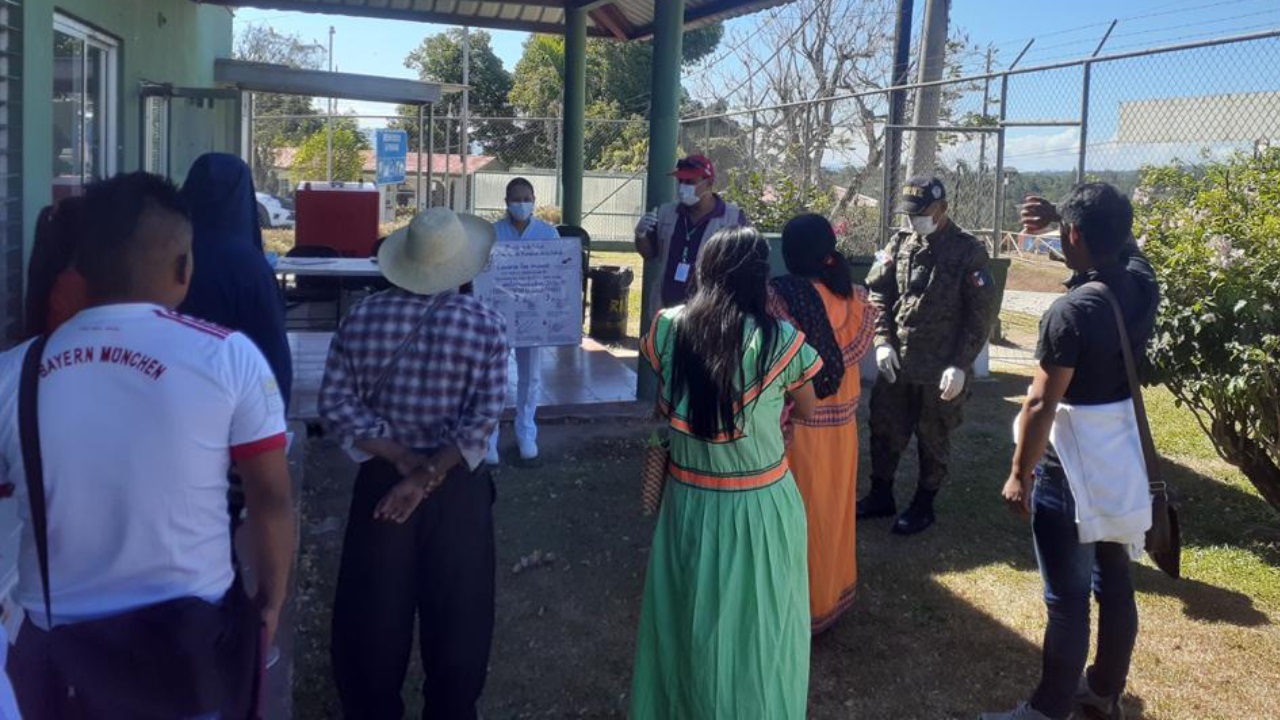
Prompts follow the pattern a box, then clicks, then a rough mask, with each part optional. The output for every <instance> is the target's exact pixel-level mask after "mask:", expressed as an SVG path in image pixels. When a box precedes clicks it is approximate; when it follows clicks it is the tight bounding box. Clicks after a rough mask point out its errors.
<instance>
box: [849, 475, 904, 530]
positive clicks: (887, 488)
mask: <svg viewBox="0 0 1280 720" xmlns="http://www.w3.org/2000/svg"><path fill="white" fill-rule="evenodd" d="M897 514H898V505H897V503H895V502H894V501H893V485H891V484H889V483H878V482H876V481H875V480H874V479H872V481H871V492H869V493H867V496H866V497H864V498H862V499H861V500H859V501H858V519H859V520H872V519H875V518H887V517H893V516H894V515H897Z"/></svg>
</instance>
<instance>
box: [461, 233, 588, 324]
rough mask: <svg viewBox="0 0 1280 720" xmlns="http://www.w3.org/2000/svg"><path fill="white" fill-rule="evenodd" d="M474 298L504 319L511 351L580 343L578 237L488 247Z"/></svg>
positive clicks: (580, 279) (580, 258)
mask: <svg viewBox="0 0 1280 720" xmlns="http://www.w3.org/2000/svg"><path fill="white" fill-rule="evenodd" d="M475 293H476V297H478V298H480V299H481V300H483V301H485V302H486V303H488V305H489V307H491V308H493V309H494V310H497V311H498V312H499V313H501V314H502V316H503V317H504V318H506V320H507V342H508V343H509V344H510V345H511V347H543V346H548V345H578V344H579V343H581V342H582V244H581V242H580V241H579V240H578V238H564V239H558V240H514V241H508V242H500V243H497V244H496V245H494V246H493V253H492V254H491V255H490V256H489V264H488V265H486V266H485V269H484V270H482V271H481V272H480V274H479V275H477V276H476V279H475Z"/></svg>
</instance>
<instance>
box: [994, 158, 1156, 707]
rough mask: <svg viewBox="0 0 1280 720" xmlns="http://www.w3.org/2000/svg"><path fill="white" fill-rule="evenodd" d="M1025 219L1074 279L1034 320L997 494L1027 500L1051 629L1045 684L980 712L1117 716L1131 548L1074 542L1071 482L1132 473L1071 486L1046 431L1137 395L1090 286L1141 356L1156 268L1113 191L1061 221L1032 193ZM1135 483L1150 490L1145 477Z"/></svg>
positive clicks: (1094, 195)
mask: <svg viewBox="0 0 1280 720" xmlns="http://www.w3.org/2000/svg"><path fill="white" fill-rule="evenodd" d="M1023 217H1024V221H1025V220H1026V219H1027V218H1028V217H1030V218H1031V220H1032V221H1031V222H1026V224H1027V226H1028V229H1030V230H1033V231H1034V230H1035V229H1036V227H1037V226H1038V227H1041V228H1042V227H1043V226H1044V225H1045V224H1047V222H1049V221H1052V220H1059V221H1060V222H1061V225H1062V232H1061V236H1062V250H1063V255H1064V256H1065V258H1066V261H1067V266H1068V267H1070V268H1071V269H1072V270H1073V271H1074V272H1075V274H1074V276H1073V277H1072V278H1071V280H1070V281H1069V282H1068V283H1067V285H1068V288H1069V290H1068V292H1067V294H1065V295H1063V296H1062V297H1060V298H1058V299H1057V300H1056V301H1055V302H1054V303H1053V306H1052V307H1050V308H1049V311H1048V312H1046V313H1045V315H1044V317H1043V318H1042V319H1041V321H1040V342H1039V344H1038V346H1037V348H1036V357H1037V359H1038V360H1039V367H1038V368H1037V369H1036V373H1035V377H1034V378H1033V380H1032V385H1031V389H1030V390H1029V391H1028V393H1027V399H1026V402H1025V403H1024V404H1023V409H1022V413H1021V415H1019V417H1018V421H1017V428H1018V438H1019V439H1018V446H1017V449H1016V450H1015V451H1014V456H1013V463H1012V468H1011V470H1010V474H1009V479H1008V481H1007V482H1006V483H1005V486H1004V491H1003V495H1004V498H1005V501H1006V502H1007V503H1008V504H1009V506H1010V508H1011V509H1013V510H1014V511H1016V512H1018V513H1021V514H1028V513H1030V512H1031V509H1032V503H1033V501H1034V508H1035V510H1034V513H1033V514H1032V531H1033V534H1034V536H1035V548H1036V559H1037V561H1038V563H1039V565H1040V571H1041V575H1042V577H1043V578H1044V586H1045V588H1044V596H1045V604H1046V606H1047V607H1048V611H1049V626H1048V629H1047V631H1046V633H1045V644H1044V664H1043V672H1042V675H1041V679H1040V684H1039V686H1038V687H1037V688H1036V690H1035V692H1034V693H1033V694H1032V696H1031V698H1030V700H1029V701H1028V702H1025V703H1023V704H1022V705H1020V706H1019V707H1018V708H1017V709H1015V710H1013V711H1011V712H1007V713H988V714H985V715H983V716H982V717H983V719H984V720H1064V719H1065V718H1067V717H1068V716H1069V715H1071V713H1072V712H1074V711H1075V710H1077V709H1081V710H1083V711H1084V712H1086V713H1088V717H1103V718H1119V717H1123V713H1122V712H1121V710H1120V695H1121V694H1122V693H1123V691H1124V687H1125V684H1126V682H1127V679H1128V674H1129V663H1130V658H1131V657H1132V654H1133V646H1134V642H1135V640H1136V639H1137V633H1138V610H1137V605H1136V604H1135V602H1134V596H1133V583H1132V580H1131V578H1130V575H1129V565H1130V562H1131V561H1130V554H1129V548H1128V547H1127V545H1126V544H1123V543H1121V542H1119V541H1116V542H1108V541H1098V542H1088V543H1085V542H1081V539H1080V529H1079V526H1078V525H1079V521H1078V518H1077V501H1076V498H1075V496H1074V494H1073V492H1072V485H1073V484H1074V483H1077V482H1082V481H1083V480H1087V483H1086V484H1087V485H1088V486H1089V487H1094V488H1096V487H1099V486H1102V485H1106V486H1114V487H1117V488H1120V487H1130V486H1132V484H1133V483H1135V482H1136V478H1134V477H1131V476H1130V475H1128V474H1111V473H1113V472H1114V471H1112V470H1107V471H1104V472H1103V473H1101V474H1100V475H1103V476H1105V477H1098V476H1093V477H1087V478H1083V479H1082V478H1077V477H1075V476H1073V479H1072V481H1071V482H1068V479H1067V475H1066V473H1065V471H1064V469H1063V466H1062V462H1060V460H1059V458H1058V456H1057V454H1056V453H1055V452H1054V450H1053V448H1052V447H1050V445H1049V436H1050V432H1051V430H1053V427H1054V422H1055V419H1056V417H1057V413H1058V407H1059V404H1060V403H1061V404H1063V405H1070V406H1074V407H1077V408H1085V407H1090V406H1093V407H1100V406H1123V404H1124V403H1125V402H1127V401H1129V400H1130V399H1131V398H1132V393H1131V389H1130V387H1129V378H1128V375H1127V373H1126V371H1125V363H1124V356H1123V351H1122V348H1121V345H1120V342H1121V341H1120V335H1119V328H1117V327H1116V320H1115V316H1114V313H1113V311H1112V309H1111V306H1110V304H1109V302H1108V300H1107V299H1106V297H1105V296H1104V295H1102V294H1101V292H1099V291H1098V289H1096V288H1094V287H1090V286H1089V285H1090V283H1093V282H1100V283H1102V284H1104V285H1106V286H1107V288H1108V289H1109V290H1110V291H1111V292H1112V293H1113V294H1114V295H1115V297H1116V300H1117V301H1118V302H1119V305H1120V308H1121V311H1122V315H1123V318H1124V323H1125V327H1126V329H1127V331H1128V335H1129V338H1130V342H1131V343H1133V351H1134V355H1135V356H1137V357H1142V356H1143V355H1144V354H1145V347H1146V344H1147V341H1148V339H1149V338H1150V337H1151V333H1152V330H1153V328H1154V324H1155V312H1156V308H1157V305H1158V303H1159V290H1158V287H1157V285H1156V282H1155V274H1154V272H1153V271H1152V269H1151V265H1150V264H1149V263H1147V262H1146V259H1145V258H1143V257H1142V254H1141V252H1140V251H1139V250H1138V249H1137V246H1136V244H1134V243H1133V240H1132V233H1131V230H1132V225H1133V206H1132V205H1131V204H1130V203H1129V200H1128V198H1126V197H1124V195H1122V194H1120V192H1119V191H1117V190H1116V189H1115V188H1114V187H1112V186H1110V185H1106V184H1103V183H1089V184H1085V185H1080V186H1078V187H1077V188H1076V189H1075V190H1074V191H1072V193H1071V196H1070V197H1069V198H1068V199H1067V200H1066V201H1065V202H1064V203H1063V205H1062V209H1061V217H1060V218H1059V217H1058V213H1057V211H1056V210H1055V209H1054V208H1053V206H1052V205H1050V204H1048V203H1047V202H1044V201H1043V200H1040V199H1039V198H1032V199H1029V202H1028V204H1027V205H1026V206H1024V211H1023ZM1041 221H1043V222H1041ZM1122 425H1123V424H1122ZM1116 437H1117V438H1123V437H1125V434H1124V432H1122V431H1121V432H1117V433H1116ZM1085 454H1087V453H1085ZM1067 457H1075V456H1067ZM1086 475H1088V474H1087V473H1086ZM1141 482H1142V484H1143V486H1144V487H1142V488H1140V491H1141V493H1145V483H1146V480H1145V477H1144V478H1143V479H1142V480H1141ZM1033 484H1034V494H1033V492H1032V486H1033ZM1141 496H1142V497H1145V495H1141ZM1085 501H1092V499H1091V498H1084V500H1082V502H1081V503H1080V506H1082V507H1087V506H1088V505H1087V502H1085ZM1091 591H1092V593H1093V594H1094V596H1095V597H1097V599H1098V605H1099V627H1100V630H1099V637H1098V652H1097V656H1096V658H1095V661H1094V665H1093V666H1092V667H1091V668H1089V669H1088V672H1087V673H1085V665H1086V663H1087V661H1088V655H1089V596H1090V592H1091Z"/></svg>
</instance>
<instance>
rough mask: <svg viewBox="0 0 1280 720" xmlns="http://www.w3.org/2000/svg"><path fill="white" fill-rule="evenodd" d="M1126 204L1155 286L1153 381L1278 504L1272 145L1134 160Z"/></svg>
mask: <svg viewBox="0 0 1280 720" xmlns="http://www.w3.org/2000/svg"><path fill="white" fill-rule="evenodd" d="M1134 205H1135V210H1136V219H1135V220H1136V222H1135V224H1136V227H1135V233H1136V234H1137V235H1138V236H1139V238H1140V242H1141V243H1142V244H1143V249H1144V251H1145V252H1146V254H1147V255H1148V257H1150V259H1151V262H1152V264H1153V265H1154V266H1155V268H1156V272H1157V274H1158V276H1159V279H1160V286H1161V291H1162V294H1163V303H1162V305H1161V310H1160V315H1159V319H1158V321H1157V325H1156V333H1155V338H1154V341H1153V345H1152V353H1151V359H1152V363H1153V365H1154V370H1155V377H1154V378H1153V379H1154V380H1155V381H1157V382H1161V383H1164V384H1165V385H1167V386H1168V387H1169V389H1170V390H1171V391H1172V392H1173V394H1174V396H1175V397H1176V398H1177V399H1178V402H1179V404H1181V405H1183V406H1185V407H1187V408H1190V410H1191V411H1192V413H1194V414H1195V417H1196V420H1197V421H1199V423H1200V425H1201V427H1203V428H1204V430H1205V432H1206V433H1208V434H1209V436H1210V438H1212V440H1213V443H1214V445H1215V447H1216V448H1217V450H1218V453H1219V454H1220V455H1221V456H1222V458H1223V459H1224V460H1226V461H1227V462H1229V463H1231V464H1232V465H1235V466H1236V467H1238V468H1240V470H1241V471H1242V472H1243V473H1244V475H1245V476H1246V477H1247V478H1248V479H1249V480H1250V482H1252V483H1253V485H1254V486H1255V487H1256V488H1257V489H1258V492H1259V493H1261V494H1262V497H1263V498H1265V499H1266V501H1267V502H1268V503H1270V504H1271V505H1272V507H1274V508H1276V509H1277V510H1280V149H1274V150H1270V151H1268V152H1265V153H1262V154H1260V155H1258V156H1255V157H1250V156H1245V155H1238V156H1235V157H1233V158H1231V159H1228V160H1225V161H1219V162H1209V163H1207V164H1204V165H1200V166H1186V165H1169V166H1164V167H1153V168H1146V169H1144V171H1143V173H1142V181H1141V183H1140V185H1139V187H1138V189H1137V190H1136V191H1135V192H1134Z"/></svg>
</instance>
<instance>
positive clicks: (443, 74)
mask: <svg viewBox="0 0 1280 720" xmlns="http://www.w3.org/2000/svg"><path fill="white" fill-rule="evenodd" d="M470 44H471V69H470V71H469V77H468V80H469V82H470V86H471V92H470V103H471V111H470V115H471V117H472V118H475V119H474V120H472V123H471V128H470V139H471V141H472V142H477V143H480V144H481V145H482V146H485V147H486V148H488V147H490V146H493V145H501V143H502V141H503V140H504V139H505V138H508V137H510V135H511V133H512V132H513V130H514V126H513V125H512V124H511V122H510V121H509V120H501V119H494V118H508V117H510V116H511V114H512V110H511V106H510V105H509V104H508V102H507V96H508V95H509V94H510V93H511V82H512V81H511V73H509V72H507V70H506V68H505V67H503V65H502V59H501V58H499V57H498V56H497V55H496V54H495V53H494V52H493V45H492V37H491V36H490V35H489V33H487V32H485V31H483V30H479V31H474V30H473V31H472V32H471V38H470ZM462 45H463V30H462V29H461V28H454V29H451V30H448V31H446V32H443V33H438V34H436V35H431V36H430V37H427V38H425V39H424V40H423V41H422V44H421V45H419V46H418V47H417V48H416V49H414V50H413V51H412V52H410V53H409V55H408V56H407V57H405V59H404V66H405V67H407V68H410V69H412V70H416V71H417V73H418V79H420V80H422V81H423V82H433V83H447V84H454V85H460V84H462V64H463V63H462V60H463V52H462V50H463V48H462ZM398 112H399V114H400V116H401V119H400V120H397V121H395V122H393V123H392V125H393V126H394V127H398V128H400V129H402V130H404V131H406V132H407V133H408V135H409V147H411V148H417V147H418V108H417V107H416V106H409V105H401V106H400V107H399V108H398ZM435 114H436V116H437V117H440V116H449V115H452V116H453V117H455V118H460V117H461V116H462V93H461V92H450V93H446V94H445V95H444V96H443V97H442V98H441V99H440V102H439V103H437V104H436V107H435ZM446 122H447V121H443V120H442V121H437V122H436V123H434V124H433V127H432V134H433V140H434V142H435V147H436V149H437V151H438V152H455V153H456V152H458V151H459V150H460V149H461V145H460V144H459V138H458V129H459V124H458V122H456V121H455V122H452V123H449V125H450V127H449V130H448V132H447V133H446V130H445V124H446ZM446 138H447V140H448V142H449V144H450V147H447V148H446V147H445V143H446ZM424 148H425V146H424Z"/></svg>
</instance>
